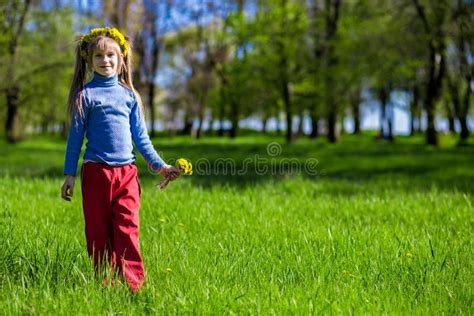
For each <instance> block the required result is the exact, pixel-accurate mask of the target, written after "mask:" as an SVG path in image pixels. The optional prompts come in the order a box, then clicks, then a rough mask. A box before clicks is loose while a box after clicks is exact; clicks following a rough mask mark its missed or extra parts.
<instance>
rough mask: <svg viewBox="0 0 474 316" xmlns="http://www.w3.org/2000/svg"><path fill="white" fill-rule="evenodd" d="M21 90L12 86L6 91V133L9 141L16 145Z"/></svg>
mask: <svg viewBox="0 0 474 316" xmlns="http://www.w3.org/2000/svg"><path fill="white" fill-rule="evenodd" d="M19 96H20V88H19V87H18V86H16V85H15V86H11V87H8V88H7V89H6V98H7V120H6V124H5V133H6V137H7V141H8V142H9V143H14V142H16V141H17V140H18V139H17V137H16V122H17V115H18V107H19V105H20V104H19Z"/></svg>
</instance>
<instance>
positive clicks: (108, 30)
mask: <svg viewBox="0 0 474 316" xmlns="http://www.w3.org/2000/svg"><path fill="white" fill-rule="evenodd" d="M97 36H107V37H109V38H111V39H113V40H114V41H116V42H117V44H118V45H119V46H120V49H121V50H122V53H123V55H124V56H127V53H128V49H129V47H128V43H127V40H126V39H125V36H123V34H122V33H120V31H119V30H117V29H116V28H115V27H101V28H95V29H92V30H91V31H90V33H89V34H84V35H82V36H81V38H80V40H79V42H80V47H81V56H82V58H84V59H86V58H87V44H89V43H90V42H91V41H92V40H93V39H94V38H95V37H97Z"/></svg>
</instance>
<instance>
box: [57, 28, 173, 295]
mask: <svg viewBox="0 0 474 316" xmlns="http://www.w3.org/2000/svg"><path fill="white" fill-rule="evenodd" d="M130 46H131V44H130V39H129V38H128V37H125V36H123V35H122V34H121V33H120V32H119V31H118V30H117V29H115V28H99V29H93V30H92V31H91V32H90V33H89V34H86V35H83V36H81V38H80V39H79V41H78V43H77V47H76V66H75V70H74V77H73V81H72V85H71V89H70V92H69V101H68V103H69V106H68V114H69V117H70V120H71V127H70V129H69V136H68V141H67V148H66V158H65V163H64V174H65V175H66V180H65V181H64V184H63V186H62V188H61V196H62V198H63V199H65V200H67V201H70V200H71V198H72V195H73V190H74V179H75V176H76V170H77V164H78V159H79V154H80V152H81V147H82V142H83V139H84V134H85V136H86V137H87V144H86V151H85V153H84V162H83V165H82V169H81V184H82V186H81V188H82V205H83V210H84V220H85V233H86V239H87V250H88V253H89V255H90V256H91V257H92V258H93V261H94V266H95V268H96V271H98V270H99V267H100V266H101V265H104V264H106V263H109V264H110V265H111V267H113V268H116V269H117V272H118V273H119V275H121V276H123V277H124V278H125V280H126V281H127V283H128V284H129V286H130V288H131V289H132V290H133V291H136V290H138V289H139V287H140V286H141V285H142V284H143V282H144V270H143V261H142V257H141V254H140V250H139V245H138V231H139V225H138V210H139V208H140V193H141V189H140V184H139V181H138V176H137V167H136V165H135V163H134V162H135V154H134V151H133V145H132V141H133V142H134V143H135V146H136V147H137V149H138V151H139V152H140V153H141V154H142V155H143V157H144V158H145V160H146V161H147V163H148V165H149V167H150V168H151V169H153V170H155V171H157V172H158V173H159V174H160V175H161V176H163V177H165V178H167V179H169V180H174V179H176V178H177V177H178V176H179V175H180V171H179V169H178V168H176V167H173V166H170V165H168V164H166V163H165V162H164V161H163V160H162V159H161V158H160V156H159V155H158V154H157V152H156V151H155V149H154V148H153V145H152V144H151V142H150V139H149V137H148V133H147V130H146V126H145V121H144V116H143V106H142V102H141V98H140V95H139V94H138V92H137V91H136V90H135V89H134V87H133V84H132V71H131V66H132V56H131V55H132V50H131V47H130ZM92 71H93V76H92V80H90V81H89V82H88V83H86V84H85V79H86V74H87V73H88V72H92Z"/></svg>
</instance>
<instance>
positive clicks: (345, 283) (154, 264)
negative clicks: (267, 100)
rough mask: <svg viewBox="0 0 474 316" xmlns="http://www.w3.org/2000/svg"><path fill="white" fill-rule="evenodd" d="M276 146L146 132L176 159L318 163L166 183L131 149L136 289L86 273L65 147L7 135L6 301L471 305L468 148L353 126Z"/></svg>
mask: <svg viewBox="0 0 474 316" xmlns="http://www.w3.org/2000/svg"><path fill="white" fill-rule="evenodd" d="M279 140H280V139H277V138H274V137H268V138H266V137H261V138H259V137H247V138H243V139H240V140H236V141H222V140H220V139H217V138H207V139H203V140H202V141H200V142H197V141H192V140H190V139H187V138H175V139H172V140H171V139H163V138H157V139H155V141H154V143H155V145H156V147H157V148H158V149H159V150H162V151H163V152H164V157H165V158H169V159H170V158H178V157H186V158H189V159H191V160H192V161H197V160H198V159H200V158H207V159H209V160H210V161H211V162H212V161H215V159H217V158H219V157H226V158H227V157H228V158H233V159H235V161H236V164H237V165H239V164H241V162H242V161H243V160H244V159H245V158H246V157H248V156H249V155H253V154H260V155H261V156H262V157H267V158H269V159H270V158H275V159H277V158H278V159H281V158H285V157H287V158H291V157H296V158H298V159H299V161H301V163H304V161H305V160H307V159H310V158H316V159H318V161H319V165H318V168H319V169H318V170H319V171H321V173H320V174H318V175H317V176H308V175H306V174H304V173H302V174H281V175H276V176H275V175H268V174H262V175H259V174H256V173H255V170H252V169H249V170H248V174H247V175H234V176H231V175H227V176H223V175H219V174H215V175H203V174H198V173H196V174H194V175H193V176H191V177H186V178H183V179H180V180H179V181H176V182H173V183H170V185H169V186H168V188H167V189H166V190H165V191H163V192H160V191H157V190H156V188H155V186H154V185H155V184H156V183H158V182H159V178H158V177H155V176H153V175H151V174H150V173H148V171H147V168H146V166H145V165H144V163H143V160H142V159H141V158H140V159H139V168H140V171H141V173H140V175H141V182H142V188H143V192H142V208H141V211H140V212H141V240H140V241H141V249H142V253H143V256H144V260H145V268H146V271H147V283H146V286H145V287H144V288H143V290H142V291H141V292H140V293H138V294H135V295H134V294H132V293H130V292H129V291H128V290H127V288H125V287H123V286H117V287H116V288H113V289H110V288H103V287H102V286H101V282H99V281H98V280H96V279H95V278H94V273H93V271H92V270H93V269H92V267H91V263H90V260H89V259H88V257H87V254H86V247H85V238H84V233H83V229H84V228H83V217H82V209H81V199H80V185H79V184H80V181H79V180H78V181H77V182H76V191H75V194H74V199H73V201H72V202H71V203H67V202H64V201H61V200H60V198H59V189H60V186H61V184H62V180H63V177H62V163H63V161H62V160H63V157H64V146H65V144H64V142H62V141H48V140H45V139H37V140H33V141H27V142H24V143H20V144H17V145H6V144H2V149H1V151H2V155H1V156H0V163H1V164H2V169H1V174H0V224H1V230H0V232H1V235H2V236H1V238H2V243H1V249H0V253H1V254H2V255H1V256H0V276H1V294H0V295H1V297H2V299H1V301H0V310H2V311H4V312H5V313H7V314H9V313H14V314H18V313H21V314H24V313H26V314H37V313H40V314H56V313H59V314H71V313H74V314H106V313H126V314H133V313H140V314H143V313H159V314H169V313H180V312H188V313H213V314H222V313H232V312H233V313H259V314H271V313H277V314H286V313H298V314H311V313H313V314H320V313H358V314H361V313H377V314H379V313H390V314H391V313H396V314H407V313H410V314H411V313H416V314H442V313H445V314H447V313H449V314H452V313H456V314H472V312H473V301H472V298H473V289H472V288H473V281H474V278H473V277H472V270H473V266H472V262H473V256H472V253H473V242H472V240H473V233H472V231H473V226H474V217H473V211H474V210H473V204H474V202H473V199H472V192H473V183H474V182H473V179H474V170H473V168H472V165H473V162H474V159H473V157H474V148H473V147H470V146H467V147H463V148H455V147H452V146H446V147H442V148H438V149H435V148H431V147H426V146H424V145H421V144H422V138H421V137H420V138H419V139H418V140H419V142H418V141H413V140H412V139H404V138H400V139H398V140H397V142H396V143H395V144H389V143H386V142H375V141H374V140H373V139H372V137H370V136H364V137H362V138H361V139H359V138H354V137H352V136H347V137H345V138H344V139H343V141H342V142H341V143H340V144H337V145H330V144H327V143H326V142H325V141H324V140H318V141H316V142H312V141H308V140H303V139H301V140H299V141H297V142H296V143H295V144H293V145H285V144H283V143H281V146H282V147H281V149H282V151H281V154H280V155H278V156H277V157H271V156H269V155H268V153H267V151H266V150H267V145H268V144H269V143H270V142H274V141H276V142H278V141H279ZM449 141H450V140H448V142H447V143H449ZM322 171H324V172H322Z"/></svg>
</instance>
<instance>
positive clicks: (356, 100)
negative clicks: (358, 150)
mask: <svg viewBox="0 0 474 316" xmlns="http://www.w3.org/2000/svg"><path fill="white" fill-rule="evenodd" d="M360 102H361V97H360V89H357V91H356V92H355V93H354V94H353V95H352V98H351V106H352V116H353V118H354V132H353V134H360Z"/></svg>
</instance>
